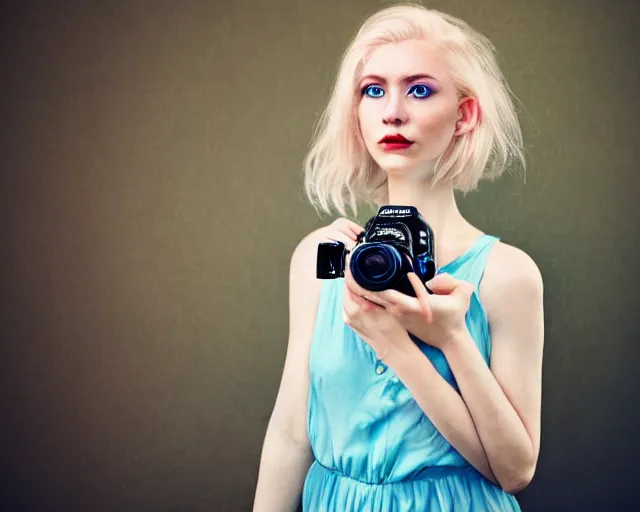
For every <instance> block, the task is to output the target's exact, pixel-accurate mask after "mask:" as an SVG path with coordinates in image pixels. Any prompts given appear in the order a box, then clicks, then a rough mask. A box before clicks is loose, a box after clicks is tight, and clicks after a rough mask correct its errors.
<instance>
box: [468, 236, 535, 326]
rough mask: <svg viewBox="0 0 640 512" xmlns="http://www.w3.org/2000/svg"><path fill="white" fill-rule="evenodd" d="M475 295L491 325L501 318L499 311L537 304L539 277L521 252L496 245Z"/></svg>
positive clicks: (531, 263) (526, 255) (520, 250)
mask: <svg viewBox="0 0 640 512" xmlns="http://www.w3.org/2000/svg"><path fill="white" fill-rule="evenodd" d="M479 293H480V299H481V301H482V303H483V305H484V307H485V310H486V311H487V315H488V317H489V321H490V322H491V321H492V320H497V319H498V318H499V317H500V316H501V315H500V312H501V311H509V310H510V309H511V306H516V305H522V306H526V305H529V306H535V304H536V303H541V301H542V295H543V280H542V274H541V273H540V269H539V268H538V265H537V264H536V262H535V261H534V260H533V258H532V257H531V256H530V255H529V254H527V253H526V252H525V251H523V250H522V249H519V248H518V247H515V246H513V245H509V244H507V243H504V242H497V243H496V244H495V246H494V247H493V249H492V250H491V252H490V253H489V257H488V258H487V263H486V267H485V271H484V276H483V279H482V282H481V284H480V290H479Z"/></svg>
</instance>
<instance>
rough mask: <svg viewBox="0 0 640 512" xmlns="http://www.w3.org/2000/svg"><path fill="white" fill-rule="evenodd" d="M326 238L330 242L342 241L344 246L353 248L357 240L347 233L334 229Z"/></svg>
mask: <svg viewBox="0 0 640 512" xmlns="http://www.w3.org/2000/svg"><path fill="white" fill-rule="evenodd" d="M325 240H327V241H329V242H342V243H343V244H344V246H345V247H346V248H347V249H349V250H351V249H353V247H354V246H355V245H356V241H355V240H353V239H351V238H349V237H348V236H347V235H345V234H344V233H342V232H341V231H334V232H333V233H328V234H327V235H325Z"/></svg>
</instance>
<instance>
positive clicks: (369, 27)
mask: <svg viewBox="0 0 640 512" xmlns="http://www.w3.org/2000/svg"><path fill="white" fill-rule="evenodd" d="M408 39H428V40H429V41H432V42H433V43H435V45H436V47H437V48H438V49H439V50H440V51H442V52H443V56H444V57H445V62H446V63H447V64H448V66H449V68H450V71H451V73H452V76H453V79H454V81H455V84H456V87H457V89H458V93H459V95H460V96H461V97H467V96H472V97H475V98H477V100H478V102H479V105H480V113H481V116H480V120H479V122H478V124H477V125H476V127H475V128H474V129H473V130H471V131H470V132H468V133H466V134H464V135H461V136H459V137H454V138H453V140H452V143H451V145H450V147H449V148H448V149H447V150H446V151H445V152H444V153H443V154H442V155H441V156H440V158H439V159H438V161H437V162H436V165H435V171H434V175H433V184H435V183H438V182H441V181H442V180H451V182H452V184H453V186H454V188H455V189H457V190H461V191H463V192H468V191H470V190H473V189H475V188H476V187H477V185H478V182H479V181H480V180H481V179H495V178H497V177H499V176H500V175H501V174H502V173H503V171H504V170H505V169H506V168H507V166H508V165H510V164H512V163H514V164H518V163H519V164H521V166H522V169H524V168H525V159H524V151H523V148H522V132H521V129H520V124H519V122H518V116H517V113H516V110H515V108H514V104H513V102H512V98H511V96H512V94H511V90H510V88H509V86H508V85H507V83H506V81H505V79H504V76H503V75H502V72H501V71H500V68H499V66H498V64H497V62H496V58H495V53H496V51H495V47H494V46H493V44H492V43H491V42H490V41H489V40H488V39H487V38H486V37H485V36H483V35H482V34H480V33H479V32H477V31H476V30H474V29H473V28H471V27H470V26H469V25H468V24H467V23H465V22H464V21H462V20H460V19H458V18H455V17H453V16H451V15H448V14H445V13H442V12H439V11H435V10H431V9H427V8H425V7H423V6H421V5H414V4H399V5H395V6H393V7H388V8H385V9H383V10H381V11H379V12H377V13H375V14H373V15H372V16H370V17H369V18H367V19H366V20H365V21H364V22H363V24H362V25H361V27H360V29H359V30H358V32H357V33H356V35H355V37H354V39H353V40H352V42H351V43H350V44H349V46H348V47H347V49H346V50H345V52H344V54H343V56H342V60H341V63H340V68H339V71H338V76H337V79H336V82H335V85H334V87H333V91H332V93H331V97H330V98H329V102H328V104H327V106H326V108H325V110H324V112H323V113H322V115H321V117H320V119H319V121H318V124H317V126H316V129H315V132H314V136H313V141H312V145H311V148H310V150H309V153H308V154H307V156H306V158H305V160H304V166H303V172H304V188H305V192H306V194H307V197H308V198H309V200H310V202H311V204H312V205H313V206H314V207H315V208H316V210H317V211H321V210H322V211H324V212H326V213H329V214H331V213H332V212H331V208H332V207H334V208H335V209H336V210H337V211H338V212H339V213H340V214H342V215H343V216H346V214H347V213H346V206H347V205H348V206H349V207H350V208H351V210H352V211H353V213H354V215H357V203H358V201H364V202H365V203H369V204H375V205H377V206H380V205H381V204H385V203H386V202H387V201H388V197H387V187H386V183H387V177H386V174H385V173H384V171H383V170H382V169H380V168H379V166H378V165H377V163H376V162H375V161H374V160H373V158H371V156H370V154H369V152H368V151H367V149H366V147H365V145H364V141H363V139H362V135H361V134H360V129H359V124H358V118H357V106H358V101H359V91H358V90H357V83H358V78H359V74H360V73H361V71H362V68H363V66H364V63H365V61H366V59H367V58H368V56H369V55H370V54H371V52H372V51H373V50H374V49H375V48H376V47H378V46H380V45H383V44H387V43H395V42H401V41H405V40H408Z"/></svg>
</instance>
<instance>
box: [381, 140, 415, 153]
mask: <svg viewBox="0 0 640 512" xmlns="http://www.w3.org/2000/svg"><path fill="white" fill-rule="evenodd" d="M412 144H413V142H383V143H382V149H383V150H384V151H399V150H403V149H407V148H410V147H411V145H412Z"/></svg>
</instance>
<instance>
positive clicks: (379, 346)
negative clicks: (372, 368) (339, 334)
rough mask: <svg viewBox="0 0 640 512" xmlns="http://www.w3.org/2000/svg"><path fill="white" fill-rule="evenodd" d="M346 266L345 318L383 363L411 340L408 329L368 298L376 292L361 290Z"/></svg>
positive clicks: (343, 317)
mask: <svg viewBox="0 0 640 512" xmlns="http://www.w3.org/2000/svg"><path fill="white" fill-rule="evenodd" d="M346 267H347V268H346V269H345V273H344V275H345V277H344V284H345V287H344V297H343V304H342V319H343V320H344V322H345V323H346V324H347V325H348V326H349V327H351V328H352V329H353V330H354V331H355V332H356V333H357V334H358V335H359V336H360V337H361V338H362V339H363V340H364V341H365V342H367V343H368V344H369V346H370V347H371V348H372V349H373V350H374V351H375V352H376V354H377V356H378V359H380V360H383V359H384V358H385V357H386V356H387V355H388V354H389V352H390V351H391V350H392V349H393V348H395V347H396V346H399V345H400V344H402V343H403V342H404V343H406V342H408V341H410V338H409V337H408V335H407V330H406V329H405V328H404V327H403V326H402V324H401V323H400V322H399V321H398V319H396V318H395V317H394V315H392V314H391V313H390V312H389V311H387V310H386V309H385V308H384V307H382V306H379V305H378V304H375V303H374V302H372V301H370V300H368V298H365V297H369V295H372V294H374V292H370V291H368V290H365V289H364V288H362V287H360V286H359V285H358V283H356V281H355V280H354V279H353V275H352V274H351V271H350V270H349V267H348V264H347V265H346Z"/></svg>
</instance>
